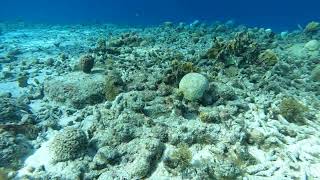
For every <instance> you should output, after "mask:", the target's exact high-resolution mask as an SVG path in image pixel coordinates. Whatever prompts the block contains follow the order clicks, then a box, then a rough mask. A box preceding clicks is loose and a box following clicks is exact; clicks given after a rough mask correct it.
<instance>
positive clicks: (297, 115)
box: [279, 97, 308, 124]
mask: <svg viewBox="0 0 320 180" xmlns="http://www.w3.org/2000/svg"><path fill="white" fill-rule="evenodd" d="M279 108H280V114H281V115H282V116H283V117H284V118H286V120H287V121H289V122H292V123H298V124H304V123H305V120H304V114H305V112H306V111H308V109H307V107H305V106H304V105H303V104H301V103H300V102H299V101H297V100H296V99H294V98H292V97H289V98H285V99H283V100H282V102H281V103H280V107H279Z"/></svg>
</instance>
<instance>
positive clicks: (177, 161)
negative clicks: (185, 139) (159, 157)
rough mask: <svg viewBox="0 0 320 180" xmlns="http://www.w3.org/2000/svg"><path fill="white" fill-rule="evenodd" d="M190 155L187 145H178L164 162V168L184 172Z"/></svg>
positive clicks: (189, 160) (190, 157) (188, 163)
mask: <svg viewBox="0 0 320 180" xmlns="http://www.w3.org/2000/svg"><path fill="white" fill-rule="evenodd" d="M191 159H192V153H191V151H190V150H189V148H188V145H187V144H185V143H183V144H179V145H178V149H176V150H175V151H174V152H173V153H172V154H171V155H170V156H169V157H167V158H166V159H165V160H164V163H165V166H166V167H167V168H169V170H170V169H175V170H178V171H183V170H185V169H186V168H187V167H188V166H189V165H190V162H191Z"/></svg>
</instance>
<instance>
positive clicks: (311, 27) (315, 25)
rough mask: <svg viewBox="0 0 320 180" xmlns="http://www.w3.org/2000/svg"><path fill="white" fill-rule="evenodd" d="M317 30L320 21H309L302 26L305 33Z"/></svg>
mask: <svg viewBox="0 0 320 180" xmlns="http://www.w3.org/2000/svg"><path fill="white" fill-rule="evenodd" d="M319 30H320V23H319V22H315V21H311V22H310V23H308V24H307V26H306V27H305V28H304V32H305V33H315V32H318V31H319Z"/></svg>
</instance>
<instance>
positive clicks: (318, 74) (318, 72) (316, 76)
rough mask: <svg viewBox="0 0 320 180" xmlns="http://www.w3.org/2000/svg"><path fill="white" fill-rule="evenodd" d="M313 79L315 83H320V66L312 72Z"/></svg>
mask: <svg viewBox="0 0 320 180" xmlns="http://www.w3.org/2000/svg"><path fill="white" fill-rule="evenodd" d="M311 79H312V80H313V81H320V65H318V66H316V67H315V68H314V69H313V70H312V72H311Z"/></svg>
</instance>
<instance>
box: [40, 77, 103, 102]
mask: <svg viewBox="0 0 320 180" xmlns="http://www.w3.org/2000/svg"><path fill="white" fill-rule="evenodd" d="M104 83H105V76H104V75H100V74H91V75H88V74H84V73H81V72H74V73H70V74H67V75H64V76H59V77H55V78H53V79H51V80H49V81H47V82H46V83H45V85H44V92H45V96H47V97H49V98H50V99H52V100H54V101H57V102H61V103H66V104H67V105H70V106H73V107H75V108H83V107H85V106H86V105H93V104H96V103H101V102H103V101H104V99H105V85H104Z"/></svg>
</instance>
